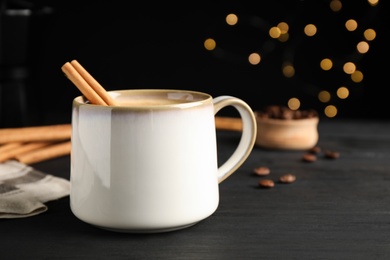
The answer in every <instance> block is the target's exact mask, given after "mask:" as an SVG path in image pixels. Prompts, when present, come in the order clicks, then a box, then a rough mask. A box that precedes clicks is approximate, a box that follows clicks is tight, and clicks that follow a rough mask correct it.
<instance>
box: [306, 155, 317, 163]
mask: <svg viewBox="0 0 390 260" xmlns="http://www.w3.org/2000/svg"><path fill="white" fill-rule="evenodd" d="M302 161H304V162H315V161H317V156H316V155H315V154H312V153H305V154H304V155H303V156H302Z"/></svg>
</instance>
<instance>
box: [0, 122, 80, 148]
mask: <svg viewBox="0 0 390 260" xmlns="http://www.w3.org/2000/svg"><path fill="white" fill-rule="evenodd" d="M71 133H72V126H71V124H58V125H48V126H30V127H17V128H0V144H5V143H13V142H34V141H61V140H66V139H70V136H71Z"/></svg>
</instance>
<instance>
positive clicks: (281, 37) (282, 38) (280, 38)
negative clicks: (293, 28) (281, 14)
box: [278, 33, 290, 42]
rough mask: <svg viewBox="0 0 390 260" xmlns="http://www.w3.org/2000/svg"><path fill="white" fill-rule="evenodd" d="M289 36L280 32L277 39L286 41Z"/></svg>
mask: <svg viewBox="0 0 390 260" xmlns="http://www.w3.org/2000/svg"><path fill="white" fill-rule="evenodd" d="M289 37H290V35H289V34H288V33H282V34H281V35H280V36H279V38H278V40H279V41H280V42H286V41H288V39H289Z"/></svg>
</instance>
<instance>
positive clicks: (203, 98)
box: [73, 89, 213, 109]
mask: <svg viewBox="0 0 390 260" xmlns="http://www.w3.org/2000/svg"><path fill="white" fill-rule="evenodd" d="M107 92H108V94H109V95H111V96H112V97H113V98H114V100H115V99H116V98H118V97H120V95H125V94H126V93H137V94H141V95H142V94H143V95H146V94H158V95H163V94H167V95H168V94H170V96H171V97H170V98H171V99H173V100H174V96H172V95H174V94H190V95H191V96H190V97H194V99H193V100H191V99H189V100H187V101H185V102H178V103H172V104H158V105H153V104H151V105H145V104H143V105H137V104H134V105H113V106H102V105H96V104H92V103H89V101H88V100H87V98H86V97H85V96H84V95H80V96H77V97H75V98H74V99H73V103H74V104H75V105H79V106H81V105H83V106H84V105H85V106H91V107H103V108H120V109H126V108H131V109H167V108H188V107H196V106H199V105H202V104H209V103H212V99H213V98H212V96H211V95H210V94H208V93H205V92H201V91H196V90H186V89H117V90H109V91H107ZM180 97H181V98H182V96H180ZM167 98H168V97H167ZM176 100H177V99H176Z"/></svg>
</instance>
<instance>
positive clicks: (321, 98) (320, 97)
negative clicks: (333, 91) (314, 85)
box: [318, 90, 331, 103]
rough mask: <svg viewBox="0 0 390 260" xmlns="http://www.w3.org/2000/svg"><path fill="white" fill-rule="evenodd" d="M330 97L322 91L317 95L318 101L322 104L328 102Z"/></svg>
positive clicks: (327, 92)
mask: <svg viewBox="0 0 390 260" xmlns="http://www.w3.org/2000/svg"><path fill="white" fill-rule="evenodd" d="M330 98H331V95H330V93H329V91H326V90H322V91H320V92H319V93H318V100H319V101H321V102H322V103H327V102H329V101H330Z"/></svg>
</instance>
